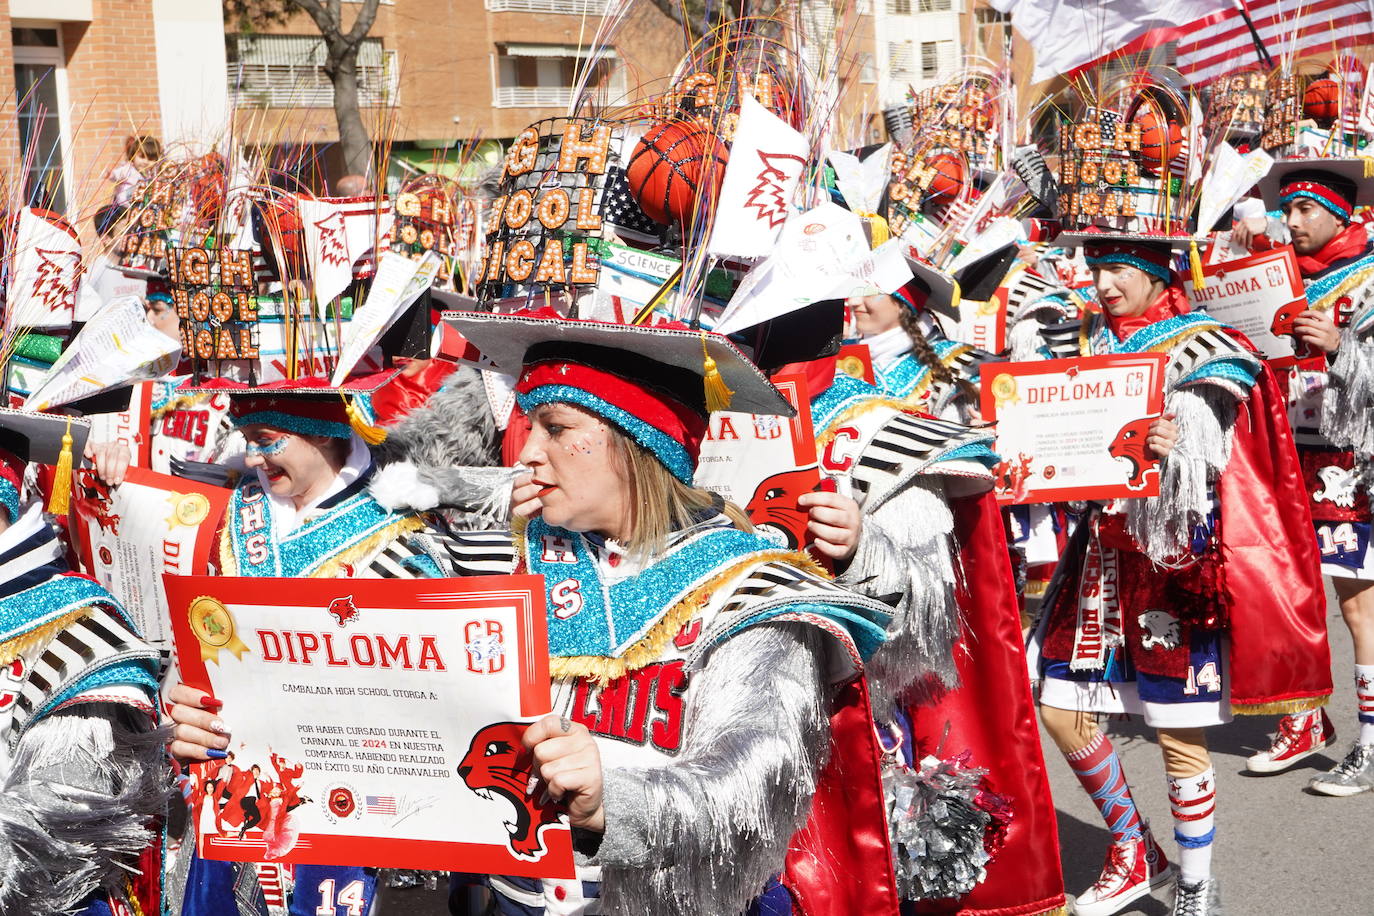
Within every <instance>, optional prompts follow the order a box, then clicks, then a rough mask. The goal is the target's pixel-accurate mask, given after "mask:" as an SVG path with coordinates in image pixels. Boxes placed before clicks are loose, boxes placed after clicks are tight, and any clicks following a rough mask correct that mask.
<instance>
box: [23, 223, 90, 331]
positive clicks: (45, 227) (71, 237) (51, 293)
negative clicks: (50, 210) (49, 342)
mask: <svg viewBox="0 0 1374 916" xmlns="http://www.w3.org/2000/svg"><path fill="white" fill-rule="evenodd" d="M44 212H46V211H44ZM80 276H81V242H80V241H79V240H78V239H77V235H76V231H75V230H73V229H72V227H71V226H70V225H68V223H67V221H66V220H64V219H63V218H62V217H60V216H57V215H56V214H49V215H48V216H40V215H38V213H37V212H35V211H34V210H31V209H27V208H26V209H24V210H20V211H19V226H18V231H16V232H15V236H14V262H13V266H12V267H11V273H10V285H9V291H8V295H7V296H6V309H5V330H7V331H9V330H13V329H14V328H66V327H70V326H71V323H72V315H73V314H74V313H75V311H76V288H77V280H78V279H79V278H80Z"/></svg>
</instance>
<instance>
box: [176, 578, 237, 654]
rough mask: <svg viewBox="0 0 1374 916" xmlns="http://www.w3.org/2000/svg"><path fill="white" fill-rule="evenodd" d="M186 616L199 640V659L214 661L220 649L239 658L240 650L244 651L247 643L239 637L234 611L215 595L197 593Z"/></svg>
mask: <svg viewBox="0 0 1374 916" xmlns="http://www.w3.org/2000/svg"><path fill="white" fill-rule="evenodd" d="M186 616H187V617H188V618H189V620H190V621H191V632H192V633H194V634H196V640H197V641H198V642H199V643H200V657H201V660H202V661H207V662H214V663H215V664H216V665H218V664H219V654H220V652H231V653H233V656H234V658H243V653H245V652H247V651H248V646H246V645H244V643H243V640H241V639H239V634H238V631H237V629H236V627H235V624H234V615H233V614H231V613H229V609H228V608H227V607H225V606H224V604H223V603H222V602H221V601H220V600H219V599H218V598H213V597H211V596H210V595H201V596H200V597H199V598H197V599H196V600H195V601H192V602H191V607H190V609H189V610H188V611H187V612H186Z"/></svg>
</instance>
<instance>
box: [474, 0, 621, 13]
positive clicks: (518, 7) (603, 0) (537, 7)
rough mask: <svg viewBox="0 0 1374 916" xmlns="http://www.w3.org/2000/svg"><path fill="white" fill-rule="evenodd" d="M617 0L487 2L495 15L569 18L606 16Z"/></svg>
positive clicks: (507, 0)
mask: <svg viewBox="0 0 1374 916" xmlns="http://www.w3.org/2000/svg"><path fill="white" fill-rule="evenodd" d="M613 2H615V0H486V7H487V10H488V11H490V12H493V13H565V14H567V15H569V16H604V15H605V14H606V10H607V9H609V8H610V6H611V4H612V3H613Z"/></svg>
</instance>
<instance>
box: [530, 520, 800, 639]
mask: <svg viewBox="0 0 1374 916" xmlns="http://www.w3.org/2000/svg"><path fill="white" fill-rule="evenodd" d="M524 537H525V544H524V549H525V557H526V563H527V564H528V566H529V569H530V571H531V572H534V573H540V574H542V575H543V576H544V585H545V588H546V590H547V598H548V607H549V654H550V655H552V656H553V657H555V658H573V657H581V656H599V657H605V658H615V657H618V656H620V655H621V654H622V653H623V652H625V651H626V650H627V649H629V648H630V647H631V646H633V645H634V644H635V643H636V642H638V641H639V640H640V639H642V638H643V637H644V635H645V634H646V633H647V632H648V630H649V629H650V628H651V627H652V626H653V625H654V624H655V623H657V622H658V621H659V620H661V619H662V618H663V617H664V615H665V614H666V613H667V612H668V611H669V610H671V609H672V608H673V607H674V606H676V605H677V604H678V603H679V602H680V601H682V599H683V598H684V597H686V596H687V595H688V594H690V593H691V592H692V591H693V590H694V589H696V588H697V587H698V586H700V585H701V584H702V583H703V582H705V581H706V580H708V579H710V578H711V577H712V576H714V575H716V574H717V573H719V572H720V571H721V569H722V568H723V567H724V566H726V565H727V564H730V563H733V562H737V561H739V560H743V559H745V558H747V557H749V556H751V555H761V554H765V553H776V552H777V545H775V544H772V543H770V542H769V541H767V540H764V539H763V538H761V537H759V536H758V535H756V534H751V533H749V532H745V531H740V530H739V529H737V528H735V527H734V526H733V525H731V524H730V522H729V520H728V519H726V518H725V517H724V516H717V517H716V518H715V519H713V520H712V521H710V522H708V523H706V524H703V525H698V526H696V527H694V528H689V529H685V530H684V531H681V532H679V533H678V534H677V535H676V536H675V538H674V540H673V542H672V543H671V544H670V546H669V547H668V548H667V549H666V550H665V551H664V552H663V553H662V554H661V555H660V556H658V557H655V558H654V559H653V561H652V562H651V563H649V565H647V566H646V567H645V568H644V569H642V570H640V571H639V572H638V573H637V574H635V575H633V576H630V577H628V578H626V579H624V580H623V581H620V582H616V583H614V584H612V585H609V586H607V585H606V584H605V583H603V582H602V581H601V577H600V575H599V574H598V572H597V566H596V562H595V557H594V555H593V548H592V547H591V545H590V544H588V542H587V540H586V538H584V537H583V535H581V534H577V533H575V532H571V531H567V530H564V529H562V528H555V527H553V526H551V525H548V524H546V523H545V522H544V520H543V519H539V518H536V519H534V520H532V521H531V522H530V523H529V525H528V526H527V527H526V529H525V535H524Z"/></svg>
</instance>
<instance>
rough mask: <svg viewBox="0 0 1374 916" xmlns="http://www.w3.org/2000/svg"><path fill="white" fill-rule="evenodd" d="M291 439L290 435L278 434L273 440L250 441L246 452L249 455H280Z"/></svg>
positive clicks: (245, 449)
mask: <svg viewBox="0 0 1374 916" xmlns="http://www.w3.org/2000/svg"><path fill="white" fill-rule="evenodd" d="M290 441H291V437H290V436H278V437H277V438H276V439H273V440H272V441H271V442H251V441H250V442H249V443H248V444H247V446H245V448H244V452H245V453H246V454H249V455H262V456H263V457H265V458H271V457H273V456H275V455H280V454H281V453H282V452H283V451H285V450H286V443H287V442H290Z"/></svg>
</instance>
